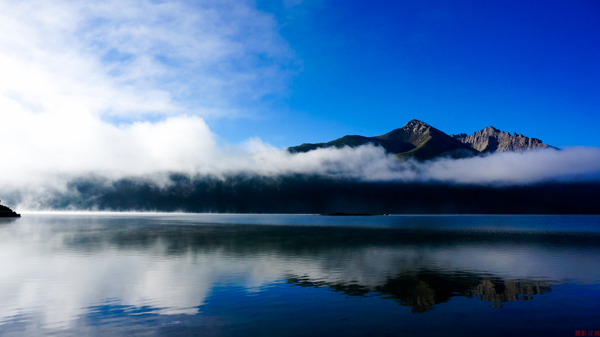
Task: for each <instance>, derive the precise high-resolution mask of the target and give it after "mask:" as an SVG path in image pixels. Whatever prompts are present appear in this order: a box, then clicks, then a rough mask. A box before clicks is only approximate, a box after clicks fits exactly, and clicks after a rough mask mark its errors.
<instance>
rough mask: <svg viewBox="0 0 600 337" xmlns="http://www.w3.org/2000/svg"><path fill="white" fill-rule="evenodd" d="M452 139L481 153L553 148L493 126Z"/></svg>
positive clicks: (458, 135) (461, 134)
mask: <svg viewBox="0 0 600 337" xmlns="http://www.w3.org/2000/svg"><path fill="white" fill-rule="evenodd" d="M450 137H452V138H454V139H456V140H459V141H461V142H463V143H465V144H468V145H470V146H471V147H472V148H474V149H475V150H477V151H479V152H483V153H487V152H506V151H513V152H523V151H531V150H538V149H546V148H553V149H556V148H555V147H554V146H550V145H547V144H544V143H543V142H542V141H541V140H539V139H537V138H529V137H525V136H523V135H522V134H518V133H516V132H515V133H514V134H512V135H511V134H510V133H508V132H504V131H500V130H498V129H496V128H495V127H493V126H488V127H487V128H485V129H481V130H479V131H477V132H475V133H473V134H472V135H467V134H465V133H459V134H457V135H450Z"/></svg>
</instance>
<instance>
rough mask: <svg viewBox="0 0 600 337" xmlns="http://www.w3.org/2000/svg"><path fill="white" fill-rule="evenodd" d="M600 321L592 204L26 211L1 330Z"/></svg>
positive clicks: (491, 329)
mask: <svg viewBox="0 0 600 337" xmlns="http://www.w3.org/2000/svg"><path fill="white" fill-rule="evenodd" d="M596 331H599V332H600V217H597V216H364V217H329V216H312V215H292V216H289V215H181V214H180V215H160V214H149V215H140V214H104V215H99V214H68V215H67V214H25V215H24V216H23V217H22V218H20V219H14V220H7V219H4V220H1V221H0V335H2V336H38V335H55V336H82V335H87V336H106V335H110V336H337V335H339V336H469V335H472V336H481V335H485V336H513V335H530V336H574V335H576V333H580V334H581V333H582V332H585V333H590V332H592V333H594V334H595V332H596Z"/></svg>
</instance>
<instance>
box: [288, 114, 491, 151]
mask: <svg viewBox="0 0 600 337" xmlns="http://www.w3.org/2000/svg"><path fill="white" fill-rule="evenodd" d="M368 143H371V144H373V145H377V146H381V147H383V148H384V149H385V150H386V151H387V152H389V153H392V154H394V155H396V156H397V157H398V158H415V159H419V160H427V159H432V158H435V157H440V156H449V157H453V158H461V157H469V156H474V155H477V154H478V153H479V151H477V150H475V149H473V148H472V147H471V146H470V145H468V144H465V143H463V142H461V141H459V140H457V139H454V138H452V137H450V136H448V135H447V134H445V133H443V132H442V131H440V130H438V129H436V128H434V127H432V126H430V125H428V124H426V123H423V122H421V121H419V120H416V119H413V120H412V121H410V122H408V123H406V124H405V125H404V126H403V127H402V128H400V129H395V130H393V131H391V132H388V133H386V134H384V135H381V136H377V137H364V136H344V137H342V138H339V139H336V140H333V141H331V142H328V143H317V144H307V143H304V144H302V145H300V146H294V147H290V148H288V151H290V152H292V153H297V152H308V151H310V150H314V149H319V148H327V147H337V148H341V147H344V146H350V147H357V146H360V145H364V144H368Z"/></svg>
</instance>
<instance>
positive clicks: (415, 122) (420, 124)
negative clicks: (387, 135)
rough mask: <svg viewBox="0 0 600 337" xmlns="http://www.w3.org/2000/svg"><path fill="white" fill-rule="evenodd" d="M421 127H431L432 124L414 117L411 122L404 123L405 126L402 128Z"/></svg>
mask: <svg viewBox="0 0 600 337" xmlns="http://www.w3.org/2000/svg"><path fill="white" fill-rule="evenodd" d="M420 127H426V128H430V127H431V125H429V124H427V123H425V122H421V121H420V120H418V119H413V120H411V121H410V122H408V123H406V124H404V126H403V127H402V128H403V129H405V130H407V129H415V128H420Z"/></svg>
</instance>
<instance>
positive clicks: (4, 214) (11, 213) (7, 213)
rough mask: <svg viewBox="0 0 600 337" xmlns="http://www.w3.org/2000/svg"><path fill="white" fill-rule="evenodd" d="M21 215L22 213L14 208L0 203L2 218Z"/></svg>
mask: <svg viewBox="0 0 600 337" xmlns="http://www.w3.org/2000/svg"><path fill="white" fill-rule="evenodd" d="M20 216H21V214H19V213H17V212H15V211H13V210H12V209H10V208H8V207H6V206H4V205H0V218H18V217H20Z"/></svg>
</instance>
